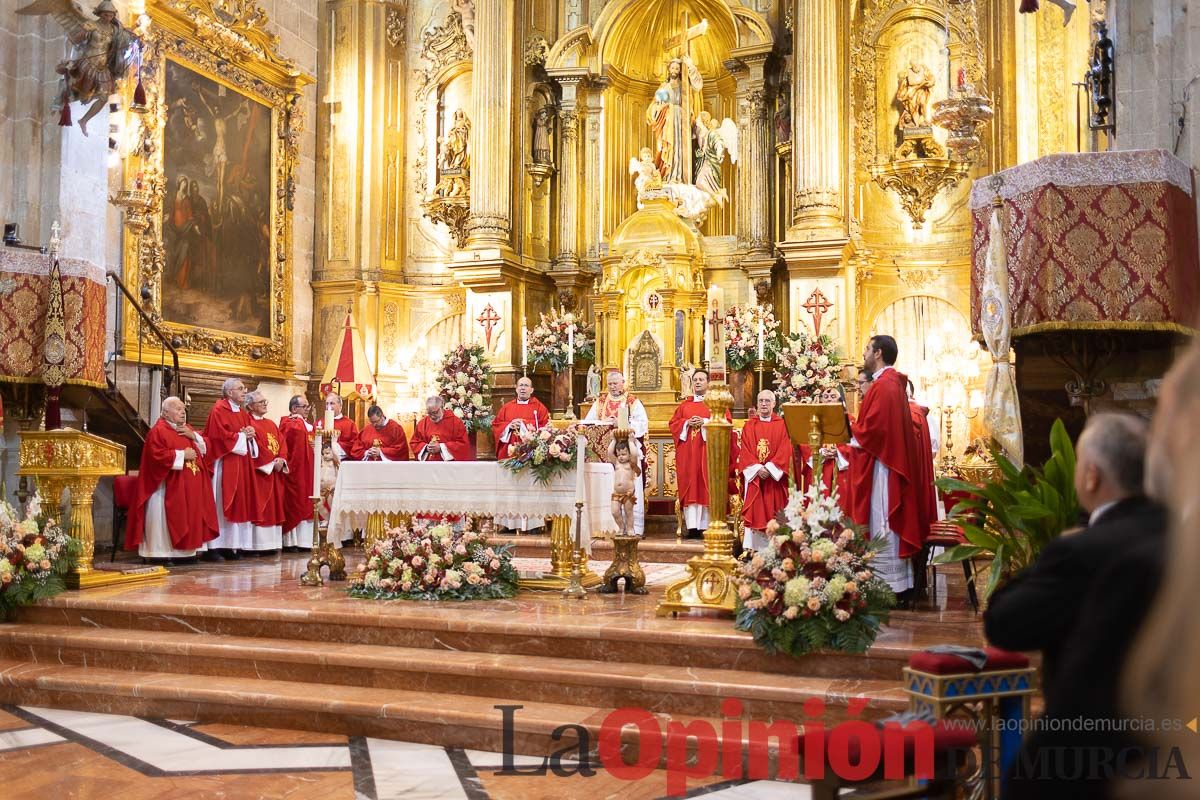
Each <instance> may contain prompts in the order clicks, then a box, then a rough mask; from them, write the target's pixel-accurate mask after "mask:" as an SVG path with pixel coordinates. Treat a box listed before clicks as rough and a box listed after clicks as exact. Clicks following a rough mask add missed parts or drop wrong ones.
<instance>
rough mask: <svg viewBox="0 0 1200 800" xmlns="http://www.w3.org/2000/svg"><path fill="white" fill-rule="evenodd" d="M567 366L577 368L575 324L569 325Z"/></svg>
mask: <svg viewBox="0 0 1200 800" xmlns="http://www.w3.org/2000/svg"><path fill="white" fill-rule="evenodd" d="M567 364H568V365H569V366H572V367H573V366H575V323H574V322H571V323H569V324H568V325H567Z"/></svg>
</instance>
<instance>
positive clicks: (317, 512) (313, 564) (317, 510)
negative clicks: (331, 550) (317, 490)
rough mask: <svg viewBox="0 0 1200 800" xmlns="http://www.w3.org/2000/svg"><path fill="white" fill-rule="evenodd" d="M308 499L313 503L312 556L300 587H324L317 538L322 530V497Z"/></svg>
mask: <svg viewBox="0 0 1200 800" xmlns="http://www.w3.org/2000/svg"><path fill="white" fill-rule="evenodd" d="M308 499H309V500H311V501H312V507H313V540H312V555H311V556H309V559H308V569H306V570H305V571H304V574H303V575H301V576H300V585H301V586H324V585H325V581H324V579H322V578H321V564H322V562H321V542H320V541H319V540H318V537H317V531H319V530H320V529H321V496H320V495H314V496H312V497H310V498H308Z"/></svg>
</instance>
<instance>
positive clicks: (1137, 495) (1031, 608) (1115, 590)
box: [984, 414, 1167, 799]
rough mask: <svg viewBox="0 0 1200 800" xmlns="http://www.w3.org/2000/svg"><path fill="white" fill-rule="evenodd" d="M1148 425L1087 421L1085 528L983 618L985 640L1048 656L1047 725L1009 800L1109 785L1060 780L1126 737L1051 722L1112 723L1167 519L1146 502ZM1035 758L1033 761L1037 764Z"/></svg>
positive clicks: (1027, 754)
mask: <svg viewBox="0 0 1200 800" xmlns="http://www.w3.org/2000/svg"><path fill="white" fill-rule="evenodd" d="M1145 452H1146V425H1145V423H1144V422H1143V421H1142V420H1141V419H1139V418H1137V417H1134V416H1132V415H1127V414H1097V415H1094V416H1092V417H1091V418H1090V419H1089V420H1088V423H1087V426H1086V427H1085V428H1084V431H1083V434H1082V435H1081V436H1080V437H1079V442H1078V444H1077V446H1076V459H1077V461H1076V467H1075V489H1076V492H1077V494H1078V496H1079V502H1080V505H1082V506H1083V508H1084V509H1085V510H1086V511H1088V512H1089V515H1090V516H1089V520H1088V526H1087V527H1086V528H1084V529H1083V530H1080V531H1076V532H1068V533H1066V534H1064V535H1063V536H1061V537H1059V538H1058V539H1055V540H1054V541H1052V542H1050V544H1048V545H1047V546H1046V547H1045V549H1043V550H1042V552H1041V554H1040V555H1039V556H1038V559H1037V561H1036V562H1035V563H1034V564H1033V565H1032V566H1031V567H1029V568H1028V569H1026V570H1024V571H1023V572H1022V573H1020V574H1019V575H1017V576H1015V577H1014V578H1013V579H1012V580H1010V581H1009V582H1008V583H1007V584H1006V585H1005V586H1004V587H1002V588H1001V589H998V590H997V591H996V592H995V593H994V594H993V595H992V597H991V599H990V601H989V605H988V610H987V613H986V614H985V615H984V630H985V632H986V634H987V637H988V639H989V640H990V641H991V642H992V643H993V644H995V645H997V646H999V647H1004V648H1007V649H1010V650H1040V651H1041V652H1042V655H1043V662H1042V664H1043V694H1044V695H1045V698H1046V712H1045V714H1044V715H1043V717H1042V722H1043V724H1042V726H1041V727H1040V728H1038V729H1036V730H1035V731H1034V732H1032V733H1028V734H1026V736H1025V740H1024V742H1023V745H1022V753H1021V757H1020V758H1018V760H1017V763H1016V765H1015V767H1014V771H1013V772H1012V773H1011V774H1010V775H1009V778H1008V781H1007V783H1006V787H1005V796H1006V797H1012V798H1022V799H1024V798H1039V797H1046V798H1056V799H1059V798H1069V797H1080V798H1083V797H1086V798H1102V797H1105V796H1107V791H1108V781H1106V780H1104V779H1103V776H1102V775H1101V776H1098V777H1099V778H1100V779H1099V780H1097V781H1085V780H1079V779H1076V780H1065V778H1067V777H1069V776H1070V775H1071V774H1072V772H1073V762H1072V759H1075V758H1078V759H1080V762H1079V763H1080V764H1081V765H1082V766H1083V768H1084V771H1085V774H1086V768H1087V763H1088V761H1087V759H1088V753H1086V752H1085V751H1084V749H1083V748H1087V747H1109V748H1118V749H1119V748H1120V747H1124V746H1126V745H1128V744H1130V743H1131V742H1132V740H1131V739H1129V738H1128V736H1127V735H1122V734H1120V733H1119V732H1118V733H1117V734H1116V735H1101V732H1099V731H1092V732H1088V731H1086V730H1084V728H1083V727H1081V726H1074V725H1070V724H1068V725H1066V726H1062V727H1058V729H1055V728H1056V726H1055V725H1053V724H1047V723H1051V721H1053V720H1060V721H1061V720H1071V719H1074V718H1085V719H1088V720H1098V719H1109V720H1117V719H1119V717H1120V713H1119V712H1118V710H1117V701H1116V697H1117V687H1118V681H1119V676H1120V670H1121V666H1122V664H1123V663H1124V661H1125V656H1126V653H1127V648H1128V647H1129V645H1130V643H1131V641H1132V639H1133V636H1134V633H1135V632H1136V631H1137V629H1138V627H1139V626H1140V625H1141V622H1142V620H1143V618H1144V617H1145V615H1146V612H1147V611H1148V609H1149V607H1150V604H1151V603H1152V602H1153V600H1154V594H1155V592H1156V590H1157V585H1158V579H1159V576H1160V574H1161V565H1159V564H1158V563H1157V559H1158V554H1159V552H1160V551H1161V547H1162V545H1163V543H1164V541H1165V534H1166V529H1167V515H1166V511H1165V510H1164V509H1163V508H1162V506H1160V505H1159V504H1157V503H1156V502H1154V501H1152V500H1149V499H1147V498H1146V497H1145V496H1144V495H1143V493H1142V492H1143V490H1142V486H1143V476H1144V469H1145V468H1144V464H1145ZM1039 759H1040V761H1039Z"/></svg>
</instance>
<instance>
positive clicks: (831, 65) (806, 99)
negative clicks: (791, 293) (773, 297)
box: [788, 0, 845, 239]
mask: <svg viewBox="0 0 1200 800" xmlns="http://www.w3.org/2000/svg"><path fill="white" fill-rule="evenodd" d="M843 5H845V4H844V2H843V0H804V2H803V3H801V2H797V3H796V10H795V17H794V19H795V21H794V23H793V26H792V27H793V40H792V53H793V56H792V58H793V61H794V69H795V73H794V75H793V77H792V94H793V97H792V114H793V120H794V123H793V125H792V131H793V134H792V138H793V141H794V147H793V149H792V174H793V175H794V176H795V200H794V202H793V204H792V226H793V228H792V231H789V234H793V233H798V231H797V229H807V230H812V229H829V228H833V229H837V230H839V231H840V230H841V229H842V228H843V227H844V225H843V222H842V220H843V199H842V173H843V171H844V170H843V156H842V151H843V141H842V140H843V138H844V137H843V136H842V109H843V105H844V85H843V73H842V59H841V55H840V50H841V47H840V35H839V34H840V31H841V28H842V24H841V16H842V10H841V6H843ZM788 238H789V239H791V238H809V236H793V235H789V237H788Z"/></svg>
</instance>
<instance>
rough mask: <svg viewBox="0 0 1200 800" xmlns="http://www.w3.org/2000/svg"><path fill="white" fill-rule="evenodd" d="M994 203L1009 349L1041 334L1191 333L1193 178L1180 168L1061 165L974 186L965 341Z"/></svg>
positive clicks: (1155, 161)
mask: <svg viewBox="0 0 1200 800" xmlns="http://www.w3.org/2000/svg"><path fill="white" fill-rule="evenodd" d="M997 195H998V196H999V197H1000V198H1001V199H1002V200H1003V203H1004V206H1003V209H1002V214H1001V217H1002V219H1003V221H1004V222H1003V235H1004V239H1005V243H1006V248H1005V250H1006V255H1007V261H1008V278H1009V301H1010V302H1009V305H1010V308H1011V311H1012V330H1011V332H1012V337H1013V338H1019V337H1021V336H1025V335H1028V334H1031V333H1039V332H1043V331H1049V330H1095V329H1117V330H1131V331H1138V330H1144V331H1161V330H1165V331H1178V332H1181V333H1190V332H1191V331H1192V326H1193V325H1194V324H1195V321H1196V312H1197V291H1198V283H1200V259H1198V255H1197V253H1198V250H1197V234H1196V200H1195V190H1194V182H1193V176H1192V172H1191V170H1190V169H1189V168H1188V166H1187V165H1186V164H1184V163H1183V162H1182V161H1180V160H1178V159H1177V158H1175V157H1174V156H1172V155H1171V154H1169V153H1167V152H1166V151H1165V150H1125V151H1115V152H1105V153H1073V154H1062V155H1053V156H1046V157H1044V158H1039V159H1037V160H1036V161H1031V162H1029V163H1027V164H1021V165H1020V166H1016V167H1012V168H1011V169H1006V170H1003V171H1002V172H998V173H996V174H995V175H993V176H991V177H989V178H982V179H980V180H978V181H976V183H975V186H974V188H973V189H972V191H971V213H972V217H973V220H974V238H973V243H972V269H971V323H972V326H973V329H974V332H975V333H976V334H981V333H982V331H981V328H980V311H981V308H982V294H983V289H984V284H985V275H986V271H987V252H988V246H989V244H990V241H991V234H990V232H989V222H990V216H991V211H992V201H993V199H994V198H995V197H996V196H997Z"/></svg>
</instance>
